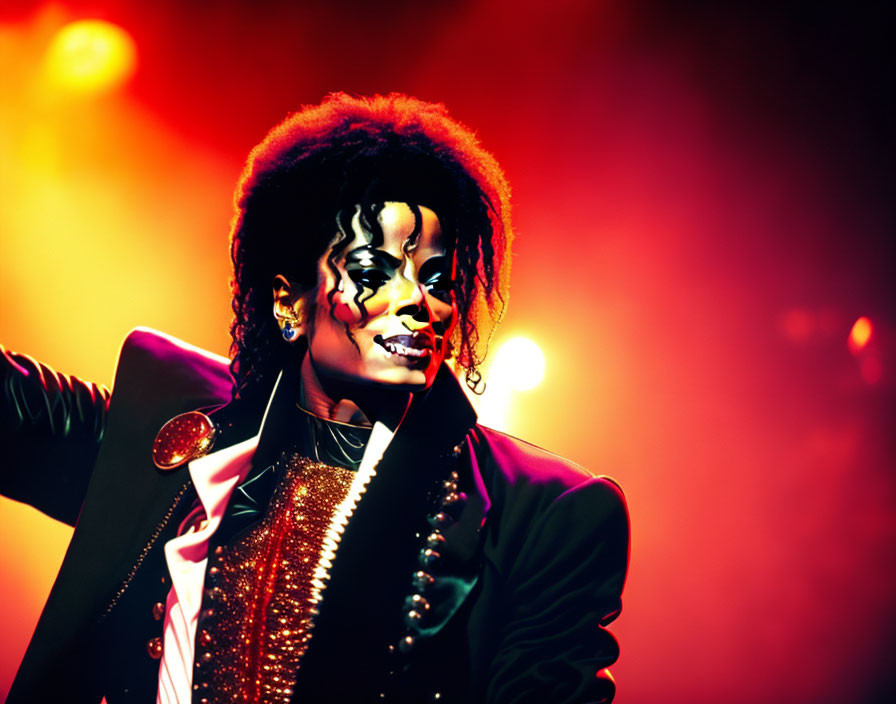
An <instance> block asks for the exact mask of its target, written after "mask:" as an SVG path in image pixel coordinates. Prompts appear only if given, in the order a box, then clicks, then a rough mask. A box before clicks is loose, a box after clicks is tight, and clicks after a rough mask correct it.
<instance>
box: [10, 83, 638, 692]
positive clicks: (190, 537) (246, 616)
mask: <svg viewBox="0 0 896 704" xmlns="http://www.w3.org/2000/svg"><path fill="white" fill-rule="evenodd" d="M231 235H232V237H231V247H232V249H231V251H232V258H233V263H234V280H233V310H234V319H233V324H232V326H231V333H232V336H233V345H232V347H231V359H230V360H229V361H228V360H225V359H223V358H219V357H216V356H215V355H212V354H210V353H207V352H205V351H203V350H200V349H197V348H194V347H191V346H189V345H187V344H186V343H183V342H181V341H179V340H175V339H173V338H171V337H168V336H166V335H164V334H162V333H159V332H156V331H152V330H148V329H145V328H138V329H136V330H135V331H133V332H132V333H131V334H130V335H129V336H128V337H127V339H126V340H125V342H124V345H123V347H122V350H121V354H120V358H119V363H118V368H117V371H116V376H115V382H114V387H113V388H114V390H113V392H112V393H111V395H110V394H109V392H108V391H107V390H106V389H104V388H102V387H98V386H96V385H94V384H90V383H86V382H83V381H80V380H78V379H76V378H73V377H67V376H63V375H60V374H57V373H56V372H54V371H52V370H50V369H49V368H47V367H46V366H44V365H42V364H39V363H37V362H35V361H34V360H32V359H30V358H28V357H25V356H23V355H17V354H13V353H10V352H6V351H3V354H2V363H3V366H2V370H0V373H2V376H3V378H2V382H3V384H2V388H3V394H4V395H3V401H4V403H3V407H2V413H3V418H2V443H3V447H2V452H3V454H4V457H6V458H7V461H6V464H5V469H4V470H3V472H2V475H0V489H2V491H3V493H4V494H5V495H7V496H9V497H11V498H14V499H17V500H20V501H25V502H27V503H29V504H31V505H33V506H35V507H36V508H38V509H40V510H41V511H44V512H45V513H47V514H48V515H50V516H53V517H54V518H57V519H59V520H62V521H65V522H67V523H69V524H72V525H74V526H75V532H74V535H73V538H72V541H71V544H70V546H69V549H68V552H67V553H66V556H65V560H64V562H63V564H62V567H61V569H60V572H59V576H58V578H57V580H56V583H55V585H54V587H53V590H52V592H51V594H50V597H49V599H48V601H47V604H46V606H45V608H44V611H43V614H42V615H41V618H40V621H39V623H38V625H37V628H36V630H35V633H34V637H33V639H32V642H31V644H30V646H29V648H28V651H27V653H26V655H25V658H24V660H23V662H22V665H21V667H20V669H19V672H18V675H17V677H16V680H15V683H14V685H13V687H12V690H11V692H10V695H9V699H8V701H9V702H11V703H14V702H47V701H66V702H81V701H84V702H99V701H100V700H101V699H102V698H103V697H105V699H106V701H107V702H108V703H109V704H117V703H118V702H151V701H153V700H156V701H158V702H187V701H193V702H195V703H197V704H208V703H209V702H212V703H215V704H217V703H219V702H284V703H285V702H326V701H333V702H366V701H377V702H379V701H407V702H418V701H448V702H496V703H501V704H503V703H505V702H594V701H599V702H609V701H611V700H612V698H613V694H614V684H613V680H612V678H611V677H610V675H609V673H608V671H607V670H606V667H607V666H608V665H610V664H611V663H613V662H614V661H615V660H616V658H617V655H618V647H617V644H616V642H615V640H614V638H613V636H612V635H611V634H610V633H609V632H608V631H607V630H605V626H606V625H607V624H608V623H609V622H610V621H612V620H613V619H614V618H615V617H616V616H617V615H618V613H619V610H620V607H621V601H620V596H621V592H622V587H623V583H624V579H625V573H626V567H627V560H628V517H627V513H626V508H625V503H624V499H623V497H622V494H621V492H620V490H619V489H618V487H617V486H616V485H615V483H613V482H612V480H609V479H607V478H604V477H595V476H593V475H591V474H589V473H588V472H586V471H585V470H583V469H582V468H580V467H578V466H576V465H574V464H573V463H571V462H568V461H566V460H564V459H562V458H560V457H557V456H556V455H552V454H550V453H547V452H545V451H543V450H541V449H538V448H536V447H534V446H532V445H529V444H527V443H524V442H522V441H520V440H517V439H515V438H512V437H509V436H507V435H504V434H502V433H499V432H496V431H494V430H490V429H488V428H484V427H482V426H479V425H477V424H476V418H475V414H474V412H473V411H472V409H471V407H470V405H469V403H468V401H467V400H466V397H465V396H464V394H463V392H462V391H461V389H460V387H459V385H458V382H457V380H456V378H455V376H454V374H453V373H452V371H451V370H450V369H449V367H448V365H447V362H449V361H451V360H453V362H452V363H453V364H454V365H455V366H456V367H458V368H459V369H462V370H463V371H464V378H465V381H466V383H468V384H470V385H471V386H476V385H477V384H478V383H479V372H478V367H479V365H480V363H481V361H482V360H481V359H480V357H479V353H478V350H479V346H478V344H477V343H478V342H479V340H480V338H482V337H485V336H487V335H489V334H490V328H491V326H492V323H493V322H494V321H496V320H497V319H499V318H500V315H501V312H502V310H503V306H504V303H505V301H506V274H507V269H508V264H509V255H508V247H509V244H510V239H511V228H510V210H509V195H508V187H507V185H506V183H505V180H504V177H503V174H502V172H501V170H500V168H499V167H498V165H497V163H496V162H495V161H494V159H493V158H492V157H491V156H490V155H489V154H488V153H487V152H485V151H484V150H483V149H482V148H481V147H480V146H479V144H478V142H477V140H476V138H475V137H474V135H473V134H472V133H471V132H470V131H469V130H468V129H467V128H465V127H463V126H462V125H460V124H458V123H457V122H455V121H453V120H452V119H451V118H450V117H449V116H448V115H447V113H446V112H445V110H444V108H442V107H441V106H438V105H432V104H428V103H424V102H421V101H418V100H415V99H413V98H409V97H406V96H402V95H398V94H392V95H389V96H385V97H382V96H377V97H374V98H369V99H367V98H355V97H350V96H348V95H345V94H334V95H331V96H329V97H328V98H327V99H326V100H325V101H324V102H323V104H321V105H320V106H316V107H311V108H306V109H304V110H302V111H300V112H298V113H296V114H294V115H292V116H291V117H289V118H288V119H287V120H286V121H284V122H283V123H282V124H280V125H278V126H277V127H275V128H274V129H273V130H272V131H271V132H270V134H269V135H268V136H267V137H266V138H265V140H264V141H263V142H262V143H261V144H260V145H259V146H258V147H256V148H255V150H253V152H252V154H251V156H250V158H249V161H248V164H247V166H246V169H245V171H244V173H243V176H242V179H241V181H240V184H239V187H238V191H237V198H236V215H235V218H234V222H233V229H232V233H231ZM553 256H560V257H562V256H569V255H568V253H564V252H563V251H561V250H559V249H558V251H556V252H554V253H553ZM196 314H197V315H202V314H203V310H202V307H201V306H199V307H197V310H196Z"/></svg>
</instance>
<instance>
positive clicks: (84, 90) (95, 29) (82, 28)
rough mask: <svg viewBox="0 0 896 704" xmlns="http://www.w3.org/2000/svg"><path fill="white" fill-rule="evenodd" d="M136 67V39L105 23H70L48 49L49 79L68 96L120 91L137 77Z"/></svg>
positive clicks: (54, 38)
mask: <svg viewBox="0 0 896 704" xmlns="http://www.w3.org/2000/svg"><path fill="white" fill-rule="evenodd" d="M136 67H137V47H136V44H135V42H134V39H133V37H131V35H130V34H128V33H127V32H126V31H125V30H124V29H122V28H121V27H119V26H117V25H114V24H111V23H109V22H104V21H102V20H79V21H77V22H72V23H70V24H67V25H66V26H64V27H63V28H62V29H60V30H59V31H58V32H57V33H56V36H54V37H53V40H52V42H51V43H50V46H49V47H48V49H47V55H46V72H47V73H46V75H47V80H48V82H49V83H50V85H51V86H53V87H54V88H58V89H60V90H62V91H65V92H68V93H77V94H96V93H103V92H106V91H109V90H112V89H114V88H118V87H119V86H121V85H123V84H124V83H125V82H126V81H127V80H128V79H130V78H131V76H133V75H134V71H135V70H136Z"/></svg>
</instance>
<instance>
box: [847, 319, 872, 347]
mask: <svg viewBox="0 0 896 704" xmlns="http://www.w3.org/2000/svg"><path fill="white" fill-rule="evenodd" d="M873 331H874V328H873V326H872V325H871V321H870V320H869V319H868V318H866V317H865V316H864V315H863V316H862V317H861V318H859V319H858V320H856V322H855V323H853V326H852V330H850V331H849V346H850V348H851V349H852V350H854V351H858V350H860V349H862V348H863V347H864V346H865V345H867V344H868V341H869V340H870V339H871V333H872V332H873Z"/></svg>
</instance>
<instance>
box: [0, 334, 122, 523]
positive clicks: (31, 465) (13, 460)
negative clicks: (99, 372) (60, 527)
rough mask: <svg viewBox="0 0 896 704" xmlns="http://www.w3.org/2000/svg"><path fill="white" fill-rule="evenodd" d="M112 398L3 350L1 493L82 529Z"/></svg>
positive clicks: (0, 371) (100, 388)
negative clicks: (81, 517)
mask: <svg viewBox="0 0 896 704" xmlns="http://www.w3.org/2000/svg"><path fill="white" fill-rule="evenodd" d="M108 405H109V390H108V389H106V388H105V387H104V386H99V385H97V384H92V383H88V382H84V381H81V380H80V379H78V378H77V377H72V376H67V375H65V374H59V373H58V372H56V371H54V370H52V369H51V368H50V367H48V366H46V365H44V364H40V363H39V362H37V361H35V360H34V359H32V358H31V357H28V356H27V355H22V354H16V353H14V352H9V351H8V350H6V348H4V347H3V346H2V345H0V493H2V494H3V495H5V496H8V497H9V498H11V499H14V500H16V501H22V502H24V503H27V504H30V505H31V506H34V507H35V508H36V509H38V510H40V511H43V512H44V513H46V514H47V515H48V516H51V517H53V518H55V519H57V520H60V521H63V522H65V523H68V524H70V525H74V523H75V521H76V520H77V518H78V512H79V511H80V509H81V503H82V502H83V500H84V493H85V491H86V489H87V482H88V480H89V479H90V472H91V470H92V468H93V464H94V461H95V460H96V455H97V452H98V451H99V447H100V443H101V442H102V439H103V429H104V427H105V422H106V411H107V409H108Z"/></svg>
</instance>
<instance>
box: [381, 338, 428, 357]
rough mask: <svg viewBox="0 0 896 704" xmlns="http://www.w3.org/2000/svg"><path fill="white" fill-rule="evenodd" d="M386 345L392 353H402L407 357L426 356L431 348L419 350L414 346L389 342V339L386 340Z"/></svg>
mask: <svg viewBox="0 0 896 704" xmlns="http://www.w3.org/2000/svg"><path fill="white" fill-rule="evenodd" d="M385 347H386V349H387V350H388V351H389V352H391V353H392V354H400V355H403V356H405V357H425V356H426V355H427V354H428V353H429V350H418V349H416V348H414V347H405V346H404V345H400V344H398V343H397V342H389V341H388V340H387V341H386V344H385Z"/></svg>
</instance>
